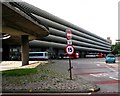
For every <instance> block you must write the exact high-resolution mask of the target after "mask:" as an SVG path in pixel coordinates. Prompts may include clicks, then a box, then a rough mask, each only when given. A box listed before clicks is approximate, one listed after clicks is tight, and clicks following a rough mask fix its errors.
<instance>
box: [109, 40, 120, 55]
mask: <svg viewBox="0 0 120 96" xmlns="http://www.w3.org/2000/svg"><path fill="white" fill-rule="evenodd" d="M111 50H112V53H113V54H120V42H117V43H116V44H115V45H112V47H111Z"/></svg>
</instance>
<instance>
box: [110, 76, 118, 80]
mask: <svg viewBox="0 0 120 96" xmlns="http://www.w3.org/2000/svg"><path fill="white" fill-rule="evenodd" d="M109 78H110V79H114V80H119V79H118V78H114V77H111V76H110V77H109Z"/></svg>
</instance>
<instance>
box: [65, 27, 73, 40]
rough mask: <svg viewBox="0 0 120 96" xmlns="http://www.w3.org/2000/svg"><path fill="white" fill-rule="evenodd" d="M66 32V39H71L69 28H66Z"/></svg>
mask: <svg viewBox="0 0 120 96" xmlns="http://www.w3.org/2000/svg"><path fill="white" fill-rule="evenodd" d="M66 34H67V39H68V40H71V39H72V32H71V30H70V29H67V30H66Z"/></svg>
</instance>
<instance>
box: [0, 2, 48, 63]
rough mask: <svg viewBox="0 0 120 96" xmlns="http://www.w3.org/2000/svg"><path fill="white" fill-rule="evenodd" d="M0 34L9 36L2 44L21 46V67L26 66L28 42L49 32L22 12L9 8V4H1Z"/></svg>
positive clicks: (12, 7)
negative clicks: (0, 26)
mask: <svg viewBox="0 0 120 96" xmlns="http://www.w3.org/2000/svg"><path fill="white" fill-rule="evenodd" d="M1 33H4V34H9V35H10V38H8V39H6V40H3V43H7V44H8V45H12V44H16V45H21V50H22V52H21V55H22V57H21V58H22V65H28V64H29V63H28V61H29V40H34V39H40V38H42V37H45V36H47V35H48V34H49V31H48V28H46V27H45V26H43V25H41V24H40V23H38V22H37V21H35V20H34V19H33V18H31V17H30V16H28V15H27V14H25V13H24V12H23V11H21V10H19V9H18V8H16V7H14V6H11V5H10V4H9V2H3V3H2V32H1Z"/></svg>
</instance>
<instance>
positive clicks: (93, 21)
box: [22, 0, 120, 44]
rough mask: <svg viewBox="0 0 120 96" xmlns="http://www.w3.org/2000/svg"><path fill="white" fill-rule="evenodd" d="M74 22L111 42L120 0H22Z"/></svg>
mask: <svg viewBox="0 0 120 96" xmlns="http://www.w3.org/2000/svg"><path fill="white" fill-rule="evenodd" d="M22 1H25V2H27V3H29V4H32V5H34V6H36V7H38V8H40V9H42V10H45V11H47V12H49V13H51V14H53V15H55V16H57V17H59V18H62V19H64V20H66V21H68V22H70V23H72V24H75V25H77V26H79V27H81V28H83V29H85V30H87V31H90V32H91V33H94V34H96V35H98V36H100V37H102V38H104V39H107V37H110V38H111V40H112V44H115V41H116V40H117V39H118V2H119V1H120V0H22Z"/></svg>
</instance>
